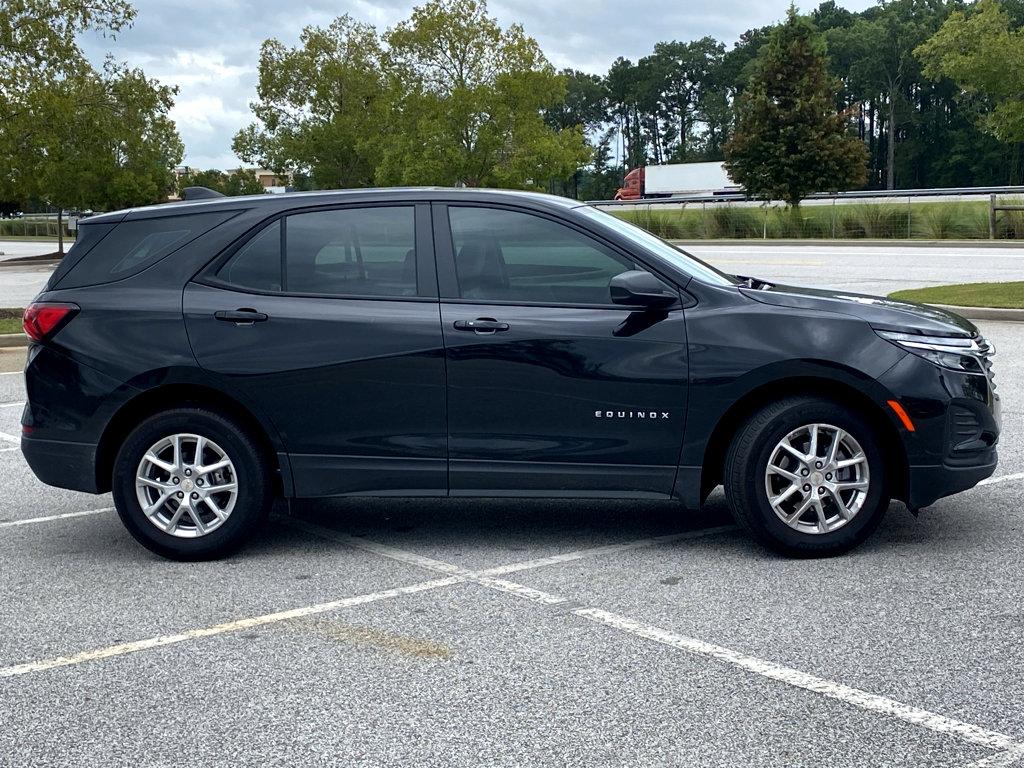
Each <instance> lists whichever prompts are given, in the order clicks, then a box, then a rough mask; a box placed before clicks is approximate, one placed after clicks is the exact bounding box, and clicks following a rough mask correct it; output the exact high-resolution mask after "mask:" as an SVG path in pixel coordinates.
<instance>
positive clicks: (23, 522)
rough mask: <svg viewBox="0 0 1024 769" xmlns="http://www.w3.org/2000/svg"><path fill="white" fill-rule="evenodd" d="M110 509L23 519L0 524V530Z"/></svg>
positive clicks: (109, 510)
mask: <svg viewBox="0 0 1024 769" xmlns="http://www.w3.org/2000/svg"><path fill="white" fill-rule="evenodd" d="M113 510H114V508H112V507H101V508H99V509H97V510H79V511H78V512H77V513H61V514H60V515H44V516H43V517H41V518H25V519H24V520H21V521H4V522H3V523H0V529H6V528H7V527H9V526H28V525H29V524H30V523H45V522H46V521H62V520H64V519H65V518H81V517H82V516H83V515H97V514H98V513H109V512H112V511H113Z"/></svg>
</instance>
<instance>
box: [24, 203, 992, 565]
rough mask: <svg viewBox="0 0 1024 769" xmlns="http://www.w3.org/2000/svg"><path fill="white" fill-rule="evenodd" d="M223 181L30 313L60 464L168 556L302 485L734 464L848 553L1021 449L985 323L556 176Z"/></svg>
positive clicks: (94, 230) (420, 484) (626, 483)
mask: <svg viewBox="0 0 1024 769" xmlns="http://www.w3.org/2000/svg"><path fill="white" fill-rule="evenodd" d="M195 194H197V195H199V196H201V199H196V200H189V199H186V200H185V201H183V202H178V203H170V204H165V205H160V206H153V207H147V208H137V209H132V210H129V211H119V212H116V213H109V214H103V215H100V216H95V217H92V218H90V219H88V220H86V221H83V222H82V224H81V230H80V232H79V235H78V239H77V242H76V243H75V245H74V247H73V248H72V249H71V251H70V252H69V253H68V255H67V256H66V257H65V258H64V260H63V261H62V262H61V264H60V266H59V268H58V269H57V270H56V271H55V272H54V273H53V276H52V277H51V278H50V280H49V282H48V283H47V285H46V287H45V288H44V290H43V291H42V293H40V294H39V296H38V297H37V298H36V299H35V301H34V302H33V303H32V305H31V306H30V307H28V308H27V309H26V311H25V318H24V325H25V330H26V332H27V333H28V335H29V336H30V337H31V340H32V341H31V345H30V349H29V352H28V362H27V364H26V369H25V380H26V386H27V392H28V400H27V405H26V406H25V411H24V415H23V418H22V425H23V427H22V438H21V446H22V450H23V452H24V454H25V457H26V459H27V460H28V463H29V465H31V467H32V470H33V471H34V472H35V474H36V475H37V476H38V477H39V479H40V480H42V481H43V482H45V483H48V484H50V485H53V486H59V487H62V488H66V489H75V490H78V491H85V492H92V493H103V492H107V491H112V492H113V497H114V502H115V504H116V507H117V511H118V513H119V515H120V517H121V519H122V521H123V522H124V524H125V526H126V527H127V528H128V530H129V531H130V532H131V533H132V535H133V536H134V537H135V538H136V539H138V541H139V542H141V543H142V544H143V545H145V546H146V547H147V548H149V549H150V550H152V551H154V552H156V553H159V554H160V555H163V556H166V557H169V558H177V559H201V558H211V557H216V556H221V555H224V554H227V553H229V552H231V551H233V550H235V549H237V548H238V547H239V546H240V545H241V544H242V543H243V542H244V541H245V539H246V538H247V537H248V536H250V535H251V534H252V532H253V530H254V529H255V528H256V527H257V526H258V524H259V523H260V521H261V519H262V518H264V517H265V516H266V515H267V512H268V510H269V508H270V506H271V503H272V501H273V499H274V498H275V497H277V496H284V497H291V498H308V497H336V496H360V495H364V496H383V495H386V496H418V497H444V496H474V497H496V496H517V497H573V498H598V497H612V498H619V499H623V498H629V499H674V500H678V501H679V503H680V507H681V508H682V509H690V510H694V509H697V508H699V507H700V505H701V504H702V502H703V501H704V499H705V498H706V497H707V495H708V493H709V492H710V491H711V490H712V489H714V488H715V487H717V486H719V485H723V486H724V489H725V494H726V496H727V498H728V504H729V506H730V509H731V511H732V513H733V515H734V516H735V518H736V519H737V520H738V521H739V523H741V524H742V525H743V526H744V527H745V528H746V529H747V530H748V531H749V532H750V534H751V535H752V536H753V537H755V538H756V539H757V540H759V541H760V542H762V543H764V544H765V545H768V546H769V547H772V548H774V549H776V550H778V551H780V552H782V553H785V554H788V555H830V554H836V553H840V552H843V551H846V550H849V549H850V548H851V547H854V546H855V545H857V544H858V543H860V542H862V541H863V540H864V539H865V538H866V537H868V536H869V535H870V534H871V532H872V531H873V530H874V529H875V528H876V527H877V526H878V524H879V521H880V520H881V518H882V516H883V514H884V513H885V510H886V508H887V506H888V504H889V501H890V499H892V498H895V499H899V500H902V501H904V502H905V503H906V504H907V506H908V507H909V508H910V509H911V510H915V511H916V510H917V509H918V508H921V507H924V506H926V505H929V504H931V503H932V502H934V501H935V500H936V499H938V498H940V497H943V496H946V495H949V494H953V493H955V492H958V491H961V490H964V489H967V488H970V487H971V486H973V485H975V484H976V483H978V481H980V480H982V479H983V478H986V477H988V476H989V475H991V474H992V473H993V472H994V470H995V467H996V441H997V437H998V434H999V397H998V396H997V395H996V393H995V387H994V384H993V378H992V371H991V364H990V357H991V355H992V353H993V350H992V347H991V346H990V345H989V344H988V343H987V342H986V341H985V339H984V338H983V337H982V336H981V335H980V334H979V333H978V330H977V329H976V328H975V327H974V325H972V324H971V323H969V322H968V321H966V320H964V319H963V318H961V317H959V316H957V315H954V314H951V313H948V312H943V311H941V310H938V309H933V308H929V307H925V306H922V305H916V304H909V303H906V302H894V301H889V300H886V299H879V298H874V297H869V296H860V295H854V294H844V293H838V292H831V291H822V290H812V289H806V288H795V287H790V286H782V285H772V284H770V283H767V282H764V281H762V280H758V279H756V278H746V277H738V276H734V275H727V274H725V273H722V272H719V271H718V270H717V269H714V268H713V267H711V266H709V265H707V264H704V263H703V262H701V261H699V260H698V259H696V258H694V257H692V256H690V255H688V254H686V253H685V252H684V251H681V250H679V249H677V248H675V247H673V246H672V245H670V244H668V243H666V242H664V241H662V240H660V239H659V238H657V237H654V236H653V235H651V234H650V233H648V232H646V231H644V230H642V229H640V228H638V227H635V226H633V225H631V224H628V223H626V222H625V221H623V220H621V219H619V218H616V217H614V216H612V215H610V214H608V213H605V212H602V211H599V210H597V209H595V208H593V207H591V206H588V205H583V204H580V203H579V202H577V201H572V200H567V199H563V198H557V197H551V196H546V195H539V194H529V193H516V192H502V191H485V190H466V189H389V190H357V191H344V192H314V193H298V194H287V195H262V196H255V197H235V198H225V197H219V196H215V193H210V192H209V191H204V190H201V189H200V190H198V191H197V192H196V193H195ZM187 197H190V196H187Z"/></svg>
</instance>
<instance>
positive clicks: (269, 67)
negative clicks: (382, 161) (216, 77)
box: [232, 15, 384, 188]
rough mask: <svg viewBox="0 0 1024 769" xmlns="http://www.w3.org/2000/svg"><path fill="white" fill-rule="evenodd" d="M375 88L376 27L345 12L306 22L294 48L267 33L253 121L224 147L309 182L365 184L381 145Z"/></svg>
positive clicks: (380, 79)
mask: <svg viewBox="0 0 1024 769" xmlns="http://www.w3.org/2000/svg"><path fill="white" fill-rule="evenodd" d="M383 94H384V73H383V71H382V68H381V46H380V41H379V39H378V37H377V33H376V31H375V30H374V28H373V27H371V26H369V25H366V24H360V23H358V22H356V21H354V20H353V19H352V18H351V17H350V16H347V15H345V16H341V17H339V18H338V19H336V20H335V21H334V22H333V23H331V25H330V26H328V27H326V28H320V27H306V28H305V29H304V30H303V32H302V35H301V37H300V44H299V46H298V47H296V48H287V47H285V46H284V44H282V43H281V42H280V41H278V40H274V39H271V40H267V41H265V42H264V43H263V45H262V46H261V48H260V61H259V85H258V87H257V95H258V96H259V99H258V101H256V102H254V103H253V105H252V111H253V113H254V115H255V116H256V120H257V122H255V123H253V124H251V125H249V126H248V127H246V128H243V129H242V130H241V131H239V133H238V134H237V135H236V136H235V138H234V141H233V143H232V148H233V149H234V151H235V154H237V155H238V156H239V157H240V158H242V159H243V160H244V161H246V162H247V163H255V164H258V165H260V166H262V167H264V168H269V169H271V170H273V171H274V172H275V173H278V174H284V173H288V172H293V173H297V174H299V175H300V176H302V178H308V179H309V180H310V183H311V184H312V185H313V186H315V187H320V188H333V187H360V186H367V185H369V184H372V183H373V180H374V176H375V173H376V169H377V163H378V160H379V156H380V153H381V150H382V146H381V145H382V142H381V134H380V126H379V125H378V124H377V121H376V116H378V115H379V111H380V109H381V106H380V104H379V102H380V99H381V97H382V96H383Z"/></svg>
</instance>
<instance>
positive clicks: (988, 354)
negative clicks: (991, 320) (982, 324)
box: [974, 334, 996, 393]
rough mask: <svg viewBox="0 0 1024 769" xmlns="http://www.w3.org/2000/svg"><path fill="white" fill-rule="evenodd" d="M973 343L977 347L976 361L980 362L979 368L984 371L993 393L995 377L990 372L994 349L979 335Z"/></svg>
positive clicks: (991, 371)
mask: <svg viewBox="0 0 1024 769" xmlns="http://www.w3.org/2000/svg"><path fill="white" fill-rule="evenodd" d="M974 343H975V344H976V345H977V350H978V359H979V360H980V361H981V367H982V368H983V369H984V371H985V376H986V378H987V379H988V386H989V389H990V390H991V391H992V392H993V393H995V391H996V377H995V373H994V372H993V370H992V356H993V355H995V354H996V348H995V346H994V345H993V344H992V343H991V342H989V341H988V340H987V339H986V338H985V337H983V336H982V335H981V334H978V336H977V337H976V338H975V340H974Z"/></svg>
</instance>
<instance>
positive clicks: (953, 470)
mask: <svg viewBox="0 0 1024 769" xmlns="http://www.w3.org/2000/svg"><path fill="white" fill-rule="evenodd" d="M990 458H991V461H986V462H985V463H984V464H978V465H971V466H969V467H950V466H949V465H945V464H943V465H917V466H911V467H910V475H909V478H908V485H909V488H908V489H907V506H908V507H909V508H910V509H911V510H919V509H920V508H922V507H928V505H930V504H932V503H933V502H935V501H936V500H937V499H942V498H943V497H948V496H950V495H951V494H956V493H958V492H961V491H966V490H967V489H970V488H973V487H975V486H977V485H978V483H979V482H980V481H983V480H985V479H986V478H988V477H990V476H991V475H992V474H993V473H994V472H995V471H996V464H997V460H996V452H995V451H992V452H991V455H990Z"/></svg>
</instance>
